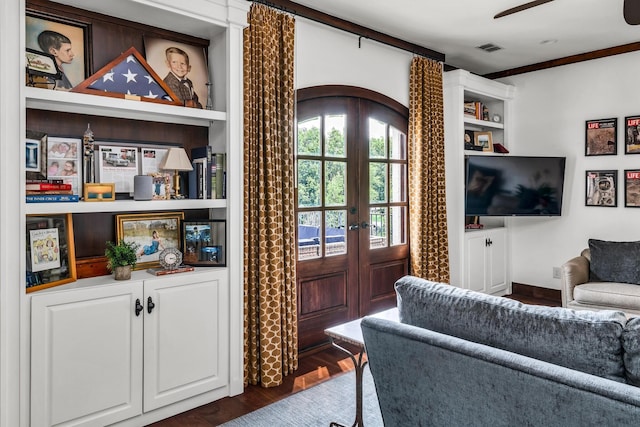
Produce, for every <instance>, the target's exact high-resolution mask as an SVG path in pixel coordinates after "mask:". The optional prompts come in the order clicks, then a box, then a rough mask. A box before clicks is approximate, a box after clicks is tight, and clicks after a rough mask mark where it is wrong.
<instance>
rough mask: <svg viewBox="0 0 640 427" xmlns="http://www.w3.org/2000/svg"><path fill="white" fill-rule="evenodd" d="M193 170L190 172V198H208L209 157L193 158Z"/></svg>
mask: <svg viewBox="0 0 640 427" xmlns="http://www.w3.org/2000/svg"><path fill="white" fill-rule="evenodd" d="M191 164H192V166H193V170H192V171H190V172H189V198H190V199H206V198H207V158H206V157H202V158H199V159H193V161H192V162H191Z"/></svg>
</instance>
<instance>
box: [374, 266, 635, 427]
mask: <svg viewBox="0 0 640 427" xmlns="http://www.w3.org/2000/svg"><path fill="white" fill-rule="evenodd" d="M395 286H396V292H397V296H398V311H399V317H400V323H398V322H393V321H390V320H385V319H379V318H375V317H365V318H364V319H363V321H362V332H363V336H364V341H365V346H366V349H367V355H368V358H369V366H370V369H371V373H372V375H373V378H374V382H375V386H376V392H377V395H378V400H379V403H380V410H381V412H382V417H383V420H384V423H385V426H386V427H393V426H403V427H404V426H447V427H448V426H491V427H499V426H505V427H506V426H509V427H513V426H545V427H547V426H558V427H560V426H562V427H569V426H575V427H585V426H616V427H621V426H640V388H638V387H637V386H640V318H632V319H627V318H626V317H625V315H624V314H623V313H622V312H617V311H598V312H591V311H575V310H570V309H566V308H561V307H543V306H532V305H526V304H521V303H519V302H517V301H513V300H509V299H506V298H500V297H494V296H489V295H485V294H480V293H477V292H472V291H468V290H463V289H460V288H456V287H453V286H449V285H444V284H439V283H434V282H429V281H426V280H422V279H419V278H416V277H411V276H406V277H403V278H402V279H400V280H398V281H397V282H396V285H395Z"/></svg>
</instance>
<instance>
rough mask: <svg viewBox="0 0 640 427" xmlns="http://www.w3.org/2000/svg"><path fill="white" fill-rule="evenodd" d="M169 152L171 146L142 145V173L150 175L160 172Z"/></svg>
mask: <svg viewBox="0 0 640 427" xmlns="http://www.w3.org/2000/svg"><path fill="white" fill-rule="evenodd" d="M168 152H169V148H160V147H140V173H141V174H142V175H149V174H154V173H159V172H161V171H160V165H161V164H162V160H164V157H165V156H166V155H167V153H168Z"/></svg>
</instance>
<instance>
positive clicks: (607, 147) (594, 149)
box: [584, 118, 618, 156]
mask: <svg viewBox="0 0 640 427" xmlns="http://www.w3.org/2000/svg"><path fill="white" fill-rule="evenodd" d="M617 129H618V119H616V118H613V119H599V120H587V121H586V122H585V146H584V149H585V153H584V154H585V156H607V155H616V154H618V132H617Z"/></svg>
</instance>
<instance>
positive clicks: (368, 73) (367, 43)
mask: <svg viewBox="0 0 640 427" xmlns="http://www.w3.org/2000/svg"><path fill="white" fill-rule="evenodd" d="M295 58H296V59H295V61H296V64H295V67H296V89H302V88H306V87H311V86H319V85H347V86H357V87H362V88H366V89H369V90H373V91H375V92H379V93H382V94H383V95H386V96H388V97H390V98H393V99H394V100H396V101H398V102H400V103H401V104H403V105H404V106H406V107H408V106H409V67H410V65H411V58H412V54H411V53H409V52H406V51H403V50H400V49H396V48H394V47H391V46H387V45H384V44H382V43H378V42H375V41H372V40H368V39H365V38H363V39H362V40H361V47H360V48H358V36H356V35H354V34H351V33H347V32H344V31H340V30H337V29H334V28H332V27H329V26H326V25H323V24H319V23H316V22H314V21H311V20H308V19H304V18H300V17H296V51H295Z"/></svg>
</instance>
